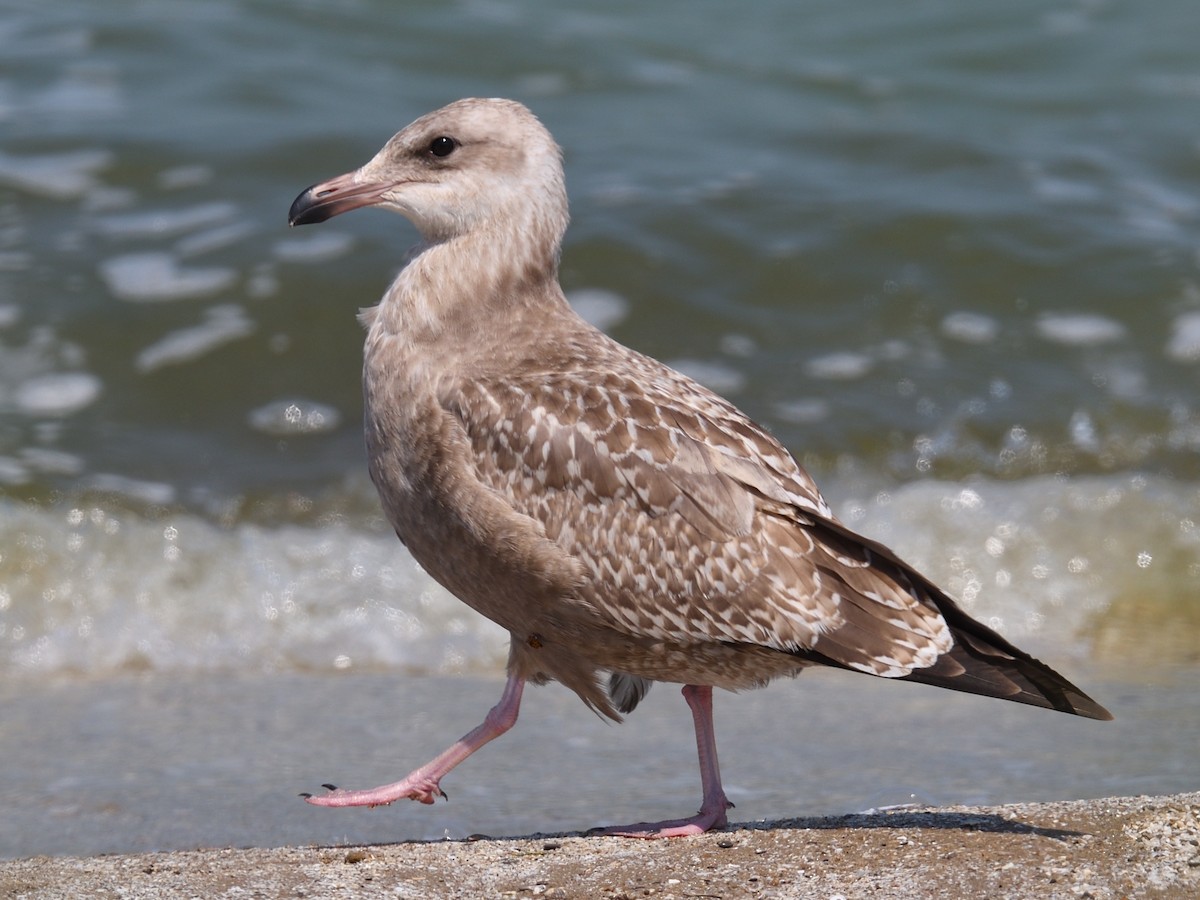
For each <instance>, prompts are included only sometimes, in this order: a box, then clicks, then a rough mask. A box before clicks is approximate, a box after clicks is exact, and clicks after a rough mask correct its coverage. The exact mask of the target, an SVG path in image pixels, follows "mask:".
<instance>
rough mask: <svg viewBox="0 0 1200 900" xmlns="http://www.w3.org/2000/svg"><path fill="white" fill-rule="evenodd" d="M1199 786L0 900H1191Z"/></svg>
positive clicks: (491, 841)
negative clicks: (381, 899)
mask: <svg viewBox="0 0 1200 900" xmlns="http://www.w3.org/2000/svg"><path fill="white" fill-rule="evenodd" d="M1198 839H1200V793H1189V794H1177V795H1174V796H1169V797H1133V798H1111V799H1103V800H1080V801H1071V802H1062V803H1025V804H1015V805H1011V806H997V807H951V808H946V809H902V810H892V811H880V812H872V813H861V814H855V815H848V816H836V817H831V818H808V819H791V820H784V821H777V822H757V823H750V824H744V825H733V826H730V827H729V828H728V829H726V830H724V831H721V832H715V833H712V834H707V835H703V836H700V837H695V838H682V839H676V840H671V841H648V842H642V841H636V840H629V839H623V838H608V837H588V836H586V835H579V834H571V835H550V836H545V835H535V836H530V837H521V838H487V837H479V838H477V839H475V840H471V841H454V842H438V843H403V844H381V845H375V846H367V847H285V848H281V849H276V850H261V849H247V850H237V849H221V850H194V851H186V852H170V853H139V854H134V855H115V856H100V857H94V858H86V859H80V858H52V857H38V858H35V859H25V860H16V861H10V862H4V863H0V897H5V898H34V897H36V898H39V900H41V898H67V897H83V896H86V897H93V898H104V897H121V898H167V897H206V898H214V897H322V898H333V897H367V896H375V895H387V896H390V897H405V898H406V897H413V898H417V897H419V898H440V897H447V898H478V897H515V898H523V897H567V898H574V897H586V898H611V900H617V898H636V897H655V898H660V900H662V898H684V897H693V898H694V897H809V896H813V897H837V896H841V897H845V898H854V897H876V898H878V897H888V898H908V897H911V898H928V897H943V896H944V897H1005V898H1009V897H1038V898H1045V897H1064V898H1068V897H1069V898H1079V897H1090V898H1096V900H1103V898H1117V897H1170V898H1174V897H1179V898H1185V897H1186V898H1192V897H1196V896H1200V844H1198Z"/></svg>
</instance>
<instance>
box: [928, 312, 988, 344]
mask: <svg viewBox="0 0 1200 900" xmlns="http://www.w3.org/2000/svg"><path fill="white" fill-rule="evenodd" d="M999 333H1000V324H999V323H998V322H997V321H996V320H995V319H993V318H992V317H991V316H985V315H983V314H982V313H973V312H953V313H950V314H949V315H948V316H946V317H945V318H944V319H942V334H944V335H945V336H946V337H948V338H952V339H953V340H956V341H962V342H963V343H966V344H989V343H991V342H992V341H994V340H995V339H996V335H998V334H999Z"/></svg>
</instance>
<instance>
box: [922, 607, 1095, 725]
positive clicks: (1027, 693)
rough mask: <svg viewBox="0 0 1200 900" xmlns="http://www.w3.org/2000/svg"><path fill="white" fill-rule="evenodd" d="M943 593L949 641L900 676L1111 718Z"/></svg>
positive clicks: (1075, 713) (1006, 698) (1065, 711)
mask: <svg viewBox="0 0 1200 900" xmlns="http://www.w3.org/2000/svg"><path fill="white" fill-rule="evenodd" d="M943 598H944V600H945V602H944V603H943V602H939V603H938V606H939V608H940V610H941V613H942V615H943V616H944V617H945V619H946V622H947V623H948V624H949V625H950V631H951V633H952V634H953V635H954V647H953V648H951V650H950V652H949V653H945V654H943V655H942V656H941V657H940V658H939V659H938V661H937V662H935V663H934V664H933V665H932V666H929V667H928V668H925V669H915V670H914V671H913V672H912V673H911V674H909V675H906V676H904V677H903V678H901V679H899V680H901V681H916V682H920V683H921V684H932V685H936V686H938V687H943V688H949V689H950V690H952V691H965V692H966V693H969V694H981V695H983V696H986V697H999V698H1001V699H1003V700H1013V701H1015V702H1017V703H1027V704H1029V705H1030V706H1040V707H1042V708H1043V709H1056V710H1058V711H1059V712H1064V713H1070V714H1072V715H1076V716H1084V717H1086V718H1089V719H1111V718H1112V713H1110V712H1109V711H1108V710H1106V709H1105V708H1104V707H1103V706H1101V705H1100V704H1099V703H1097V702H1096V701H1095V700H1093V699H1092V698H1091V697H1089V696H1088V695H1087V694H1085V693H1084V692H1083V691H1081V690H1080V689H1079V688H1078V687H1076V686H1075V685H1074V684H1072V683H1071V682H1070V681H1068V680H1067V679H1066V678H1064V677H1063V676H1062V675H1059V674H1058V673H1057V672H1055V671H1054V670H1053V669H1051V668H1050V667H1049V666H1048V665H1046V664H1045V663H1043V662H1041V661H1040V660H1037V659H1034V658H1033V657H1032V656H1030V655H1029V654H1028V653H1025V652H1024V651H1022V650H1018V649H1017V648H1016V647H1014V646H1013V645H1012V644H1010V643H1009V642H1008V641H1006V640H1005V639H1004V638H1003V637H1001V636H1000V635H999V634H997V633H996V632H995V631H992V629H990V628H988V627H987V626H986V625H983V624H981V623H979V622H976V621H975V620H974V619H972V618H971V617H970V616H968V615H967V614H966V613H965V612H963V611H962V610H961V609H959V608H958V606H957V605H955V604H954V603H953V601H951V600H950V599H949V598H948V597H945V595H942V597H939V600H942V599H943Z"/></svg>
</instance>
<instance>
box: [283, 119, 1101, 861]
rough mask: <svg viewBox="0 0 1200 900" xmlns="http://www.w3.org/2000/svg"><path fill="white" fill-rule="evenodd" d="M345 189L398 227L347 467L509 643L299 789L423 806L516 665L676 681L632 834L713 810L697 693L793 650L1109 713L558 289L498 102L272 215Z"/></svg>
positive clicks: (816, 658)
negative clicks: (369, 760) (350, 777)
mask: <svg viewBox="0 0 1200 900" xmlns="http://www.w3.org/2000/svg"><path fill="white" fill-rule="evenodd" d="M364 206H379V207H383V208H386V209H391V210H394V211H395V212H398V213H400V214H401V215H403V216H405V217H406V218H407V219H409V220H410V221H411V222H412V223H413V224H414V225H415V226H416V228H417V230H418V231H419V232H420V235H421V238H422V242H421V244H420V245H419V247H418V248H417V251H416V253H415V255H414V256H413V257H412V259H411V261H410V262H409V263H408V265H407V266H406V267H405V268H404V269H403V270H402V271H401V272H400V274H399V275H398V276H397V277H396V279H395V281H394V282H393V283H392V285H391V286H390V287H389V288H388V290H387V292H386V293H385V294H384V296H383V299H382V301H381V302H380V303H379V305H377V306H375V307H373V308H371V309H369V310H366V311H364V312H363V314H362V320H363V323H364V325H365V326H366V329H367V337H366V346H365V353H364V365H363V394H364V399H365V407H366V415H365V432H366V444H367V450H368V457H369V465H370V473H371V478H372V480H373V481H374V482H375V486H376V488H377V489H378V491H379V496H380V499H381V500H382V503H383V508H384V510H385V512H386V513H387V516H388V519H389V520H390V522H391V524H392V526H393V527H394V528H395V531H396V534H397V535H398V536H399V538H400V540H401V541H403V543H404V544H405V546H406V547H408V549H409V551H410V552H411V553H412V555H413V557H414V558H415V559H416V560H417V562H419V563H420V564H421V566H422V567H423V568H424V569H425V570H426V571H427V572H428V573H429V574H430V575H431V576H433V577H434V578H435V579H437V580H438V581H439V582H440V583H441V584H443V585H444V586H445V587H446V588H447V589H448V590H450V591H451V592H452V593H453V594H454V595H455V596H457V597H458V598H459V599H460V600H462V601H463V602H464V603H466V604H467V605H469V606H470V607H472V608H473V609H475V610H477V611H478V612H480V613H482V614H483V615H485V616H487V617H488V618H489V619H491V620H492V621H494V622H496V623H498V624H499V625H500V626H501V627H503V628H505V629H506V630H507V631H508V632H509V635H510V637H511V645H510V651H509V659H508V669H507V671H508V681H507V683H506V684H505V687H504V692H503V695H502V696H501V698H500V701H499V703H497V704H496V706H495V707H493V708H492V710H491V711H490V712H489V713H488V714H487V716H486V718H485V719H484V721H483V722H482V723H481V724H480V725H479V726H478V727H477V728H475V729H474V730H473V731H471V732H470V733H469V734H467V735H465V736H464V737H463V738H462V739H460V740H459V741H458V742H456V743H455V744H453V745H452V746H451V747H449V748H448V749H447V750H446V751H444V752H443V753H442V754H440V755H439V756H437V757H436V758H434V759H433V760H431V761H430V762H429V763H427V764H426V765H424V766H421V767H420V768H418V769H416V770H414V771H413V772H411V773H410V774H409V775H407V776H405V777H404V778H403V779H402V780H400V781H398V782H395V783H393V784H388V785H383V786H381V787H377V788H372V789H369V790H341V789H338V788H335V787H334V786H332V785H326V786H325V787H326V789H327V793H324V794H320V795H309V794H306V795H303V796H305V798H306V799H307V800H308V802H309V803H312V804H316V805H318V806H379V805H381V804H387V803H392V802H393V801H396V800H399V799H403V798H409V799H413V800H419V801H420V802H422V803H433V802H434V799H435V798H436V797H437V796H439V795H441V796H444V793H443V791H442V789H441V786H440V785H441V781H442V779H443V777H444V776H445V775H446V773H448V772H449V771H450V770H451V769H453V768H454V767H455V766H457V765H458V764H459V763H461V762H462V761H463V760H464V759H466V758H467V757H468V756H470V755H471V754H472V753H473V752H475V751H476V750H478V749H479V748H480V747H481V746H483V745H484V744H486V743H487V742H488V741H491V740H492V739H493V738H496V737H498V736H499V735H501V734H503V733H504V732H505V731H507V730H508V729H509V728H511V727H512V726H513V724H514V723H515V722H516V719H517V712H518V709H519V707H520V703H521V694H522V690H523V688H524V686H525V683H526V682H533V683H534V684H542V683H545V682H548V681H552V680H553V681H559V682H561V683H562V684H564V685H566V686H567V687H569V688H571V689H572V690H573V691H575V693H577V694H578V695H579V697H580V698H581V699H582V700H583V702H584V703H585V704H587V705H588V706H589V707H591V708H592V709H593V710H595V711H597V712H598V713H600V714H602V715H604V716H608V717H609V718H611V719H614V720H620V718H621V716H622V714H626V713H630V712H632V711H633V709H634V708H635V707H636V706H637V705H638V702H639V701H640V700H641V699H642V697H644V696H645V694H646V691H647V690H649V688H650V685H651V684H652V683H653V682H655V681H666V682H674V683H676V684H682V685H683V686H684V687H683V696H684V699H685V700H686V701H687V704H688V706H689V707H690V708H691V712H692V716H693V719H694V722H695V730H696V744H697V749H698V753H699V758H700V777H701V783H702V792H703V799H702V804H701V807H700V811H699V812H698V813H697V814H696V815H695V816H691V817H688V818H683V819H676V820H671V821H666V822H653V823H649V822H643V823H638V824H636V825H630V826H623V827H618V828H608V829H604V831H605V832H606V833H612V834H626V835H631V836H642V837H670V836H678V835H688V834H698V833H701V832H704V831H707V830H709V829H711V828H719V827H722V826H725V825H726V824H727V815H726V811H727V809H728V808H729V807H730V806H731V805H732V804H730V803H729V801H728V799H727V798H726V796H725V792H724V790H723V789H722V786H721V777H720V771H719V768H718V764H717V748H716V739H715V736H714V732H713V719H712V691H713V688H714V687H719V688H724V689H726V690H731V691H737V690H742V689H746V688H754V687H761V686H763V685H765V684H766V683H767V682H769V681H771V680H772V679H774V678H778V677H780V676H784V675H788V676H792V675H796V674H798V673H799V672H801V671H802V670H803V669H805V668H807V667H809V666H816V665H822V666H833V667H836V668H840V669H849V670H853V671H857V672H865V673H867V674H870V675H876V676H881V677H884V678H891V679H898V680H905V681H917V682H923V683H925V684H932V685H937V686H938V687H944V688H950V689H952V690H958V691H965V692H968V693H973V694H982V695H985V696H990V697H999V698H1002V699H1005V700H1014V701H1017V702H1019V703H1026V704H1029V705H1032V706H1040V707H1044V708H1046V709H1053V710H1058V711H1060V712H1065V713H1071V714H1074V715H1079V716H1086V717H1089V718H1093V719H1109V718H1111V715H1110V714H1109V713H1108V712H1107V711H1106V710H1105V709H1104V708H1103V707H1101V706H1100V705H1099V704H1097V703H1096V702H1095V701H1093V700H1092V699H1091V698H1090V697H1088V696H1087V695H1086V694H1085V693H1083V691H1081V690H1080V689H1079V688H1077V687H1075V685H1073V684H1071V682H1069V681H1067V680H1066V679H1065V678H1063V677H1062V676H1061V675H1059V674H1058V673H1057V672H1055V671H1053V670H1052V669H1050V668H1049V667H1048V666H1046V665H1045V664H1043V663H1041V662H1039V661H1037V660H1035V659H1033V658H1032V657H1031V656H1029V655H1028V654H1026V653H1024V652H1023V651H1021V650H1018V649H1017V648H1016V647H1014V646H1013V645H1012V644H1010V643H1009V642H1008V641H1006V640H1005V639H1004V638H1003V637H1001V636H1000V635H999V634H997V633H996V632H995V631H993V630H992V629H990V628H987V627H986V626H984V625H982V624H980V623H979V622H976V621H975V620H974V619H972V618H971V617H970V616H968V615H967V614H966V613H965V612H963V611H962V610H961V609H960V608H959V607H958V606H957V605H956V604H955V602H954V601H953V600H952V599H951V598H950V597H948V596H947V595H946V594H945V593H944V592H943V591H941V590H940V589H939V588H938V587H937V586H935V585H934V584H933V583H932V582H931V581H929V580H928V579H927V578H925V577H924V576H922V575H921V574H919V573H918V572H916V571H915V570H914V569H913V568H911V567H910V566H909V565H907V564H906V563H904V562H903V561H901V560H900V559H899V558H898V557H897V556H896V554H895V553H893V552H892V551H891V550H889V549H888V548H886V547H884V546H882V545H881V544H878V543H876V542H874V541H871V540H869V539H867V538H864V537H861V536H860V535H858V534H855V533H854V532H853V531H851V530H850V529H849V528H847V527H846V526H845V525H844V524H843V523H841V522H840V521H838V519H837V518H836V517H835V516H834V514H833V512H832V510H831V509H830V507H829V505H828V504H827V503H826V502H825V499H824V498H823V497H822V496H821V494H820V492H819V491H818V489H817V487H816V485H815V484H814V483H813V481H812V479H811V478H810V477H809V476H808V474H807V473H806V472H805V471H804V470H803V469H801V468H800V466H799V465H798V464H797V463H796V461H795V460H794V459H793V458H792V456H791V454H789V453H788V451H787V450H786V449H784V447H783V446H782V445H780V444H779V443H778V442H777V441H776V440H775V439H774V438H773V437H771V435H770V434H768V433H767V432H766V431H765V430H764V429H763V428H761V427H760V426H759V425H757V424H756V423H755V422H753V421H751V420H750V419H749V418H748V417H747V416H746V415H744V414H743V413H742V412H740V411H739V410H738V409H737V408H735V407H734V406H733V405H732V404H731V403H729V402H728V401H726V400H724V399H722V398H721V397H719V396H717V395H716V394H715V393H713V392H712V391H709V390H707V389H706V388H704V387H702V386H700V385H699V384H697V383H696V382H695V381H693V380H691V379H690V378H688V377H686V376H684V375H682V374H680V373H679V372H676V371H674V370H673V369H671V368H669V367H667V366H665V365H663V364H662V363H660V362H657V361H656V360H653V359H651V358H649V357H646V356H643V355H642V354H640V353H637V352H636V351H634V350H630V349H629V348H627V347H624V346H622V345H621V344H619V343H617V342H616V341H614V340H613V339H611V338H609V337H608V336H606V335H605V334H604V333H603V332H601V331H599V330H597V329H596V328H594V327H592V326H591V325H589V324H588V323H587V322H585V321H584V320H583V319H581V318H580V317H579V316H578V315H576V314H575V312H574V311H572V309H571V307H570V306H569V305H568V303H567V301H566V299H565V297H564V296H563V292H562V289H561V288H560V287H559V282H558V259H559V249H560V246H561V242H562V238H563V234H564V232H565V230H566V227H567V194H566V188H565V184H564V179H563V170H562V162H561V154H560V150H559V148H558V145H557V144H556V143H555V142H554V139H553V138H552V137H551V135H550V133H549V132H548V131H547V130H546V128H545V127H544V126H543V125H542V124H541V123H540V122H539V121H538V120H537V118H535V117H534V115H533V114H532V113H531V112H530V111H529V110H528V109H527V108H526V107H524V106H522V105H521V104H519V103H516V102H513V101H511V100H499V99H468V100H460V101H457V102H455V103H451V104H450V105H448V106H446V107H444V108H442V109H439V110H437V111H436V112H432V113H429V114H428V115H426V116H423V117H421V118H419V119H417V120H416V121H415V122H413V123H412V124H411V125H409V126H408V127H407V128H405V129H404V130H403V131H401V132H399V133H398V134H396V135H395V136H394V137H393V138H392V139H391V140H389V141H388V142H387V144H386V145H385V146H384V147H383V149H382V150H380V151H379V153H378V154H377V155H376V156H375V157H374V158H373V159H372V160H371V161H370V162H368V163H367V164H366V165H364V166H363V167H362V168H360V169H357V170H355V171H353V172H350V173H348V174H346V175H342V176H340V177H338V178H334V179H332V180H330V181H325V182H322V183H320V184H316V185H313V186H312V187H310V188H308V189H307V190H306V191H304V192H303V193H301V194H300V196H298V197H297V198H296V200H295V202H294V203H293V204H292V208H291V211H290V214H289V221H290V224H292V225H305V224H309V223H314V222H322V221H325V220H326V219H328V218H330V217H331V216H336V215H339V214H340V213H343V212H346V211H348V210H352V209H357V208H359V207H364Z"/></svg>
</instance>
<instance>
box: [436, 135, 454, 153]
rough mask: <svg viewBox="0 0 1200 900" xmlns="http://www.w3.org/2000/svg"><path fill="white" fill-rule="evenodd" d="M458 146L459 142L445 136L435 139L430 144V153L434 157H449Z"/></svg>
mask: <svg viewBox="0 0 1200 900" xmlns="http://www.w3.org/2000/svg"><path fill="white" fill-rule="evenodd" d="M457 146H458V141H456V140H454V138H449V137H446V136H445V135H443V136H442V137H435V138H434V139H433V140H432V141H430V142H429V152H430V153H432V154H433V155H434V156H438V157H447V156H449V155H450V154H451V153H453V152H454V148H455V147H457Z"/></svg>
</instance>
